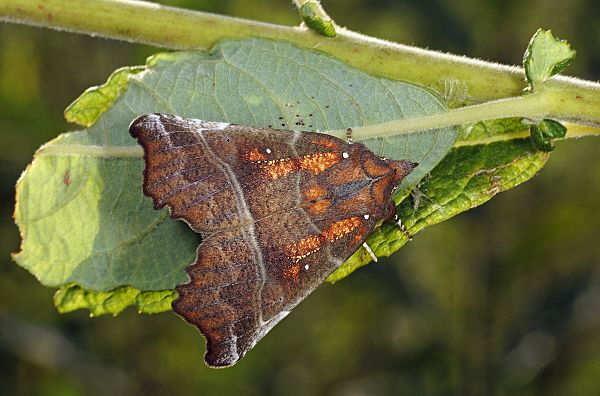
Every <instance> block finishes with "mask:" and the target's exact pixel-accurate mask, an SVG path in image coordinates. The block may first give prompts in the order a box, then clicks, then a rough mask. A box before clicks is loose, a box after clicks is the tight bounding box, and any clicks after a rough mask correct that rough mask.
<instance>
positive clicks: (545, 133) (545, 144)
mask: <svg viewBox="0 0 600 396" xmlns="http://www.w3.org/2000/svg"><path fill="white" fill-rule="evenodd" d="M530 131H531V141H532V142H533V145H534V147H535V148H536V149H538V150H540V151H552V150H554V145H553V144H552V139H557V138H562V137H565V135H566V134H567V128H566V127H565V126H564V125H563V124H561V123H560V122H558V121H554V120H550V119H545V120H543V121H542V122H541V123H539V124H537V125H532V126H531V128H530Z"/></svg>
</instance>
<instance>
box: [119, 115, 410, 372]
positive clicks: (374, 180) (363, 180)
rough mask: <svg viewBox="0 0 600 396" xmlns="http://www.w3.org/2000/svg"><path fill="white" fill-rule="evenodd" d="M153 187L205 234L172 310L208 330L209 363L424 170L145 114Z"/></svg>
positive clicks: (300, 290) (290, 135)
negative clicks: (404, 183)
mask: <svg viewBox="0 0 600 396" xmlns="http://www.w3.org/2000/svg"><path fill="white" fill-rule="evenodd" d="M129 131H130V133H131V135H132V136H133V137H134V138H136V139H137V140H138V142H139V143H140V144H141V145H142V147H143V149H144V161H145V169H144V184H143V191H144V193H145V194H146V195H147V196H149V197H151V198H152V199H153V201H154V208H155V209H160V208H163V207H164V206H165V205H168V207H169V208H170V215H171V217H173V218H176V219H182V220H184V221H185V222H186V223H187V224H188V225H189V226H190V227H191V228H192V229H193V230H194V231H195V232H197V233H200V234H201V235H202V242H201V243H200V245H199V246H198V249H197V256H196V261H195V262H194V263H193V264H192V265H190V266H189V267H187V268H186V272H187V274H188V275H189V279H190V280H189V282H188V283H186V284H182V285H179V286H177V288H176V290H177V292H178V294H179V297H178V298H177V299H176V300H175V301H174V302H173V310H174V311H175V312H176V313H177V314H179V315H180V316H182V317H183V318H184V319H185V320H186V321H188V322H189V323H191V324H193V325H194V326H196V327H197V328H198V329H199V330H200V331H201V332H202V334H204V336H205V337H206V343H207V346H206V355H205V361H206V363H207V364H208V365H209V366H211V367H225V366H231V365H233V364H235V363H236V362H237V361H238V360H239V359H240V358H242V357H243V356H244V355H245V354H246V353H247V352H248V351H249V350H250V349H252V348H253V347H254V345H255V344H256V343H257V342H258V341H259V340H260V339H261V338H262V337H263V336H264V335H265V334H267V333H268V332H269V330H271V329H272V328H273V326H275V324H277V323H278V322H279V321H280V320H281V319H283V318H284V317H285V316H286V315H287V314H288V313H289V312H290V311H291V310H292V309H293V308H294V307H295V306H296V305H297V304H298V303H299V302H300V301H302V300H303V299H304V298H305V297H306V296H307V295H308V294H310V293H311V292H312V291H313V290H314V289H315V288H316V287H317V286H318V285H320V284H321V283H322V282H323V281H324V280H325V279H326V278H327V276H328V275H329V274H331V272H333V271H334V270H335V269H336V268H338V267H339V266H340V265H341V264H342V262H344V260H346V259H347V258H348V257H349V256H350V255H351V254H352V253H354V252H355V251H356V250H357V249H358V248H360V247H361V245H362V244H363V243H364V242H365V240H366V238H367V236H368V235H369V234H370V233H371V232H372V231H373V228H374V227H375V225H376V224H377V223H378V222H379V221H380V220H382V219H383V220H386V221H393V220H394V217H395V215H396V208H395V205H394V203H393V202H392V200H391V195H392V192H393V191H394V189H395V188H396V186H397V185H398V184H399V182H400V181H401V180H402V179H403V178H404V177H406V176H407V175H408V174H409V173H410V172H411V171H412V170H413V168H414V167H415V166H416V164H415V163H412V162H410V161H404V160H399V161H397V160H388V159H384V158H380V157H379V156H377V155H375V154H374V153H373V152H371V151H370V150H369V149H367V148H366V147H365V146H364V145H362V144H360V143H351V142H349V141H344V140H341V139H338V138H336V137H332V136H329V135H325V134H321V133H315V132H302V131H287V130H279V129H270V128H254V127H248V126H241V125H234V124H227V123H221V122H208V121H201V120H196V119H188V118H182V117H178V116H174V115H167V114H147V115H143V116H141V117H138V118H137V119H135V120H134V121H133V122H132V123H131V125H130V128H129Z"/></svg>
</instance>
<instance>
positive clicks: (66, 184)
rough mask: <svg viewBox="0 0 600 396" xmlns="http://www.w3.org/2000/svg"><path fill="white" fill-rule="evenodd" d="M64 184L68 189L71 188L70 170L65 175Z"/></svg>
mask: <svg viewBox="0 0 600 396" xmlns="http://www.w3.org/2000/svg"><path fill="white" fill-rule="evenodd" d="M63 183H64V185H65V186H67V187H69V186H70V185H71V173H70V172H69V170H68V169H67V170H66V171H65V174H64V176H63Z"/></svg>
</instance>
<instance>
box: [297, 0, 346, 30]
mask: <svg viewBox="0 0 600 396" xmlns="http://www.w3.org/2000/svg"><path fill="white" fill-rule="evenodd" d="M300 17H301V18H302V20H303V21H304V23H305V24H306V26H308V27H309V28H310V29H312V30H313V31H315V32H317V33H319V34H321V35H323V36H325V37H335V36H336V35H337V33H336V31H335V26H334V24H333V21H332V20H331V19H330V18H329V17H328V16H327V14H326V13H325V11H324V10H323V7H322V6H321V3H319V2H318V1H314V0H312V1H311V0H309V1H307V2H306V3H304V4H302V6H301V7H300Z"/></svg>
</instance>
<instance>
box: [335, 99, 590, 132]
mask: <svg viewBox="0 0 600 396" xmlns="http://www.w3.org/2000/svg"><path fill="white" fill-rule="evenodd" d="M569 94H570V93H569V91H568V90H564V91H563V90H557V89H544V90H541V91H539V92H536V93H532V94H529V95H525V96H515V97H513V98H507V99H499V100H495V101H490V102H486V103H482V104H478V105H474V106H465V107H461V108H458V109H452V110H449V111H448V112H445V113H438V114H434V115H431V116H426V117H419V118H407V119H403V120H394V121H390V122H386V123H382V124H373V125H367V126H363V127H357V128H352V137H353V138H354V139H355V140H364V139H369V138H374V137H383V136H393V135H396V134H401V133H409V132H411V131H423V130H428V129H434V128H444V127H449V126H453V125H461V124H469V123H474V122H478V121H488V120H495V119H500V118H509V117H523V118H529V119H532V120H536V121H541V120H542V119H544V118H553V119H559V120H564V121H568V122H570V123H572V124H583V125H582V126H580V127H579V128H577V129H576V130H574V131H570V132H571V133H569V135H568V137H579V136H584V135H591V134H600V115H599V114H598V109H597V108H594V107H590V106H585V105H584V106H581V108H579V109H577V110H579V111H577V112H575V111H574V109H573V108H572V107H571V106H568V105H565V103H568V102H569V101H576V98H575V97H569ZM590 124H591V125H590ZM585 126H587V127H585ZM328 133H329V134H331V135H334V136H337V137H340V138H343V137H344V136H346V130H336V131H328Z"/></svg>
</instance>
